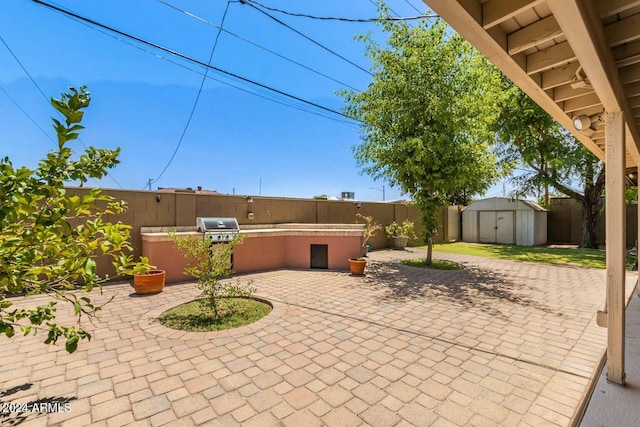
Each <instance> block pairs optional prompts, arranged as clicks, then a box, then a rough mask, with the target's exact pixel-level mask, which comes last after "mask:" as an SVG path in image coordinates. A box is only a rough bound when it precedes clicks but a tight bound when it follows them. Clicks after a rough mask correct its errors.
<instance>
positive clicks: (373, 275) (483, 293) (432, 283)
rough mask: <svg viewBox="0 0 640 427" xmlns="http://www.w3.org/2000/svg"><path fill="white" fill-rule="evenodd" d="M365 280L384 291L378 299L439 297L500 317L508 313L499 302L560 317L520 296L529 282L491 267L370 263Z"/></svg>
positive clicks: (402, 299) (541, 305) (537, 302)
mask: <svg viewBox="0 0 640 427" xmlns="http://www.w3.org/2000/svg"><path fill="white" fill-rule="evenodd" d="M367 269H368V270H367V278H366V280H365V281H367V282H369V283H371V284H374V285H376V286H378V287H380V288H382V289H384V290H385V292H384V295H383V296H381V297H380V298H381V299H383V300H389V301H397V302H402V301H409V300H412V299H422V298H426V297H427V298H439V299H444V300H445V301H448V302H450V303H451V304H455V305H457V306H461V307H463V308H466V309H471V308H474V309H479V310H481V311H483V312H486V313H487V314H490V315H492V316H496V317H499V318H502V319H507V316H506V315H505V314H504V313H502V312H501V311H500V309H499V308H498V307H497V304H496V303H498V302H501V303H505V302H507V303H512V304H517V305H521V306H525V307H533V308H535V309H538V310H540V311H543V312H545V313H549V314H555V315H558V316H562V314H563V313H561V312H558V311H557V310H555V309H553V308H552V307H549V306H547V305H546V304H544V303H541V302H539V301H536V300H534V299H532V298H529V297H527V296H525V295H523V293H524V292H526V290H527V288H531V286H534V285H530V284H524V283H516V282H514V281H513V280H512V279H511V278H509V277H507V276H504V275H502V274H500V273H497V272H495V271H492V270H488V269H485V268H480V267H473V266H465V268H464V269H462V270H432V269H427V268H420V267H411V266H407V265H404V264H402V263H400V262H373V263H371V264H370V265H369V266H367Z"/></svg>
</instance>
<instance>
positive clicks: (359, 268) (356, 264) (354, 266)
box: [349, 259, 367, 276]
mask: <svg viewBox="0 0 640 427" xmlns="http://www.w3.org/2000/svg"><path fill="white" fill-rule="evenodd" d="M366 265H367V261H366V260H359V259H350V260H349V269H350V270H351V274H356V275H359V276H361V275H363V274H364V267H365V266H366Z"/></svg>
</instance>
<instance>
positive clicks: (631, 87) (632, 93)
mask: <svg viewBox="0 0 640 427" xmlns="http://www.w3.org/2000/svg"><path fill="white" fill-rule="evenodd" d="M624 91H625V93H626V94H627V97H628V98H629V99H631V98H633V97H636V96H640V82H635V83H631V84H628V85H624Z"/></svg>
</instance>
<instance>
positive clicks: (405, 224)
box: [384, 219, 416, 249]
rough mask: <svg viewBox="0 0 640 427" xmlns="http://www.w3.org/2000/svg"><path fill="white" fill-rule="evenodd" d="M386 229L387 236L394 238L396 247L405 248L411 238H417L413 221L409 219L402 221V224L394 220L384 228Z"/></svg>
mask: <svg viewBox="0 0 640 427" xmlns="http://www.w3.org/2000/svg"><path fill="white" fill-rule="evenodd" d="M384 231H385V233H386V234H387V237H389V238H390V239H393V247H394V249H404V248H405V247H407V242H408V241H409V239H415V238H416V233H415V231H414V224H413V221H410V220H408V219H405V220H404V221H402V224H398V223H397V222H395V221H393V222H392V223H391V224H389V225H387V226H386V227H385V228H384Z"/></svg>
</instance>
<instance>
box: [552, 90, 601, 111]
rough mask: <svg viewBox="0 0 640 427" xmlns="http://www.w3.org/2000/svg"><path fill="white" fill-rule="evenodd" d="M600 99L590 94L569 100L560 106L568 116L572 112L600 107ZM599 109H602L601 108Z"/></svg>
mask: <svg viewBox="0 0 640 427" xmlns="http://www.w3.org/2000/svg"><path fill="white" fill-rule="evenodd" d="M601 105H602V103H601V102H600V98H598V95H596V94H595V93H591V94H589V95H584V96H581V97H579V98H573V99H569V100H567V101H565V102H564V104H563V105H562V109H563V110H564V112H565V113H567V114H569V113H572V112H574V111H578V110H584V109H586V108H591V107H598V106H601ZM601 109H604V108H603V107H601Z"/></svg>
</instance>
